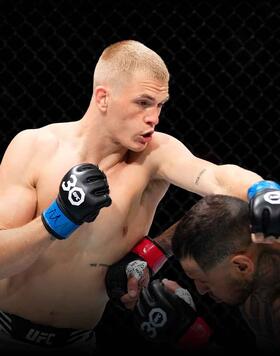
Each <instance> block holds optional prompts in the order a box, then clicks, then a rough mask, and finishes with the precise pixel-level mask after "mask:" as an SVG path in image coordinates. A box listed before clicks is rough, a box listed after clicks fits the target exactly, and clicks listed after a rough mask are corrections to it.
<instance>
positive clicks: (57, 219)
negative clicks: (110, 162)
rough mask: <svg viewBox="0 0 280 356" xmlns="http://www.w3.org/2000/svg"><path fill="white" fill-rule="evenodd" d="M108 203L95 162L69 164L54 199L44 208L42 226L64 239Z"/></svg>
mask: <svg viewBox="0 0 280 356" xmlns="http://www.w3.org/2000/svg"><path fill="white" fill-rule="evenodd" d="M109 205H111V198H110V197H109V186H108V183H107V178H106V176H105V174H104V173H103V172H102V171H101V170H100V169H99V168H98V167H97V166H95V165H94V164H91V163H82V164H78V165H76V166H74V167H72V168H71V169H70V170H69V171H68V172H67V173H66V174H65V176H64V177H63V178H62V181H61V183H60V187H59V194H58V196H57V198H56V200H55V201H54V202H53V203H52V204H51V205H50V206H49V207H48V208H47V209H45V210H44V211H43V213H42V221H43V223H44V226H45V228H46V229H47V230H48V231H49V233H50V234H52V235H53V236H54V237H56V238H57V239H60V240H63V239H66V238H67V237H68V236H69V235H70V234H71V233H72V232H73V231H75V230H76V229H77V228H78V227H79V226H80V225H81V224H82V223H84V222H92V221H94V219H95V218H96V217H97V215H98V213H99V211H100V209H101V208H103V207H106V206H109Z"/></svg>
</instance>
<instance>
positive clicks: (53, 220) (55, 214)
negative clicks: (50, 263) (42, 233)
mask: <svg viewBox="0 0 280 356" xmlns="http://www.w3.org/2000/svg"><path fill="white" fill-rule="evenodd" d="M42 215H43V219H42V220H43V223H44V225H45V227H46V229H47V230H48V231H49V232H50V233H51V234H52V235H53V236H55V237H56V238H57V239H60V240H64V239H67V237H68V236H69V235H71V234H72V232H74V231H75V230H76V229H77V228H78V227H79V226H80V225H77V224H75V223H73V221H71V220H70V219H68V218H67V216H65V215H64V213H63V212H62V211H61V209H60V208H59V206H58V204H57V202H56V200H55V201H53V202H52V204H51V205H50V206H49V207H48V208H47V209H45V210H44V211H43V214H42Z"/></svg>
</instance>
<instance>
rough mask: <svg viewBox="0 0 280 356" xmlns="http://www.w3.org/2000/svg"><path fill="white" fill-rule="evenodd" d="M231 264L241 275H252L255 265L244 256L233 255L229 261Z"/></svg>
mask: <svg viewBox="0 0 280 356" xmlns="http://www.w3.org/2000/svg"><path fill="white" fill-rule="evenodd" d="M231 263H232V264H233V267H234V269H235V271H236V272H237V273H239V274H240V273H241V274H243V275H249V274H252V273H253V272H254V270H255V264H254V262H253V260H252V259H251V258H250V257H249V256H246V255H235V256H233V257H232V259H231Z"/></svg>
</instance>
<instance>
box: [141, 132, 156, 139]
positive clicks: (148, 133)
mask: <svg viewBox="0 0 280 356" xmlns="http://www.w3.org/2000/svg"><path fill="white" fill-rule="evenodd" d="M153 133H154V131H149V132H146V133H144V134H143V135H142V137H145V138H148V137H151V136H152V134H153Z"/></svg>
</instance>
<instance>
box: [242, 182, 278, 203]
mask: <svg viewBox="0 0 280 356" xmlns="http://www.w3.org/2000/svg"><path fill="white" fill-rule="evenodd" d="M264 189H275V190H280V185H279V184H278V183H276V182H273V181H272V180H262V181H260V182H256V183H254V184H253V185H251V187H250V188H249V189H248V192H247V197H248V199H249V200H250V199H252V198H254V196H255V195H256V194H257V193H258V192H260V191H262V190H264Z"/></svg>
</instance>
